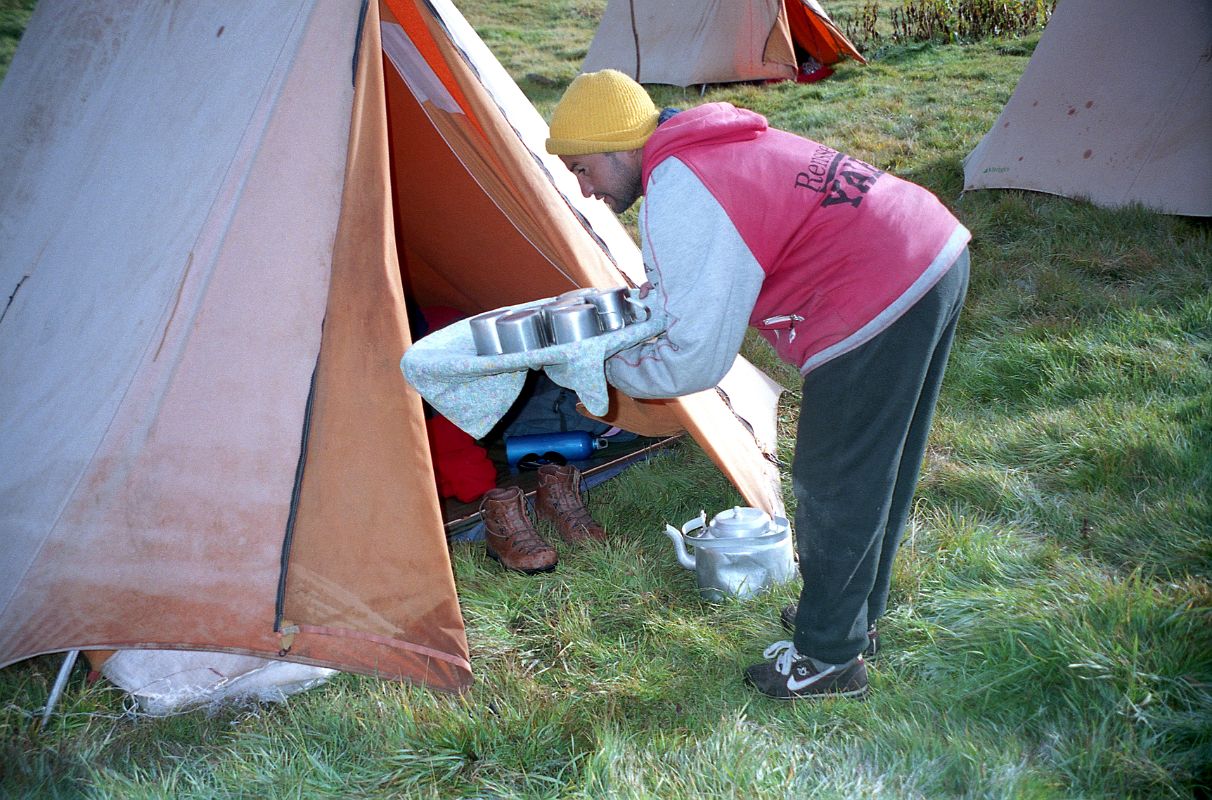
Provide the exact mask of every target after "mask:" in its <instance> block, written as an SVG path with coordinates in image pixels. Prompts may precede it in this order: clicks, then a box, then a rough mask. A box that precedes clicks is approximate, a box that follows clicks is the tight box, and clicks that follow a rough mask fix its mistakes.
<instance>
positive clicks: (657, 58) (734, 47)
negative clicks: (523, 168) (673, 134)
mask: <svg viewBox="0 0 1212 800" xmlns="http://www.w3.org/2000/svg"><path fill="white" fill-rule="evenodd" d="M797 50H799V51H800V52H801V53H806V54H807V55H810V56H811V57H813V58H815V59H816V60H817V61H818V62H820V63H821V64H825V65H829V64H835V63H837V62H838V61H840V60H841V59H843V58H853V59H855V60H856V61H859V62H860V63H864V64H865V63H867V62H866V59H864V58H863V56H862V55H861V54H860V53H859V51H858V50H857V49H856V48H855V46H854V45H853V44H851V43H850V41H849V40H848V39H847V38H846V36H845V34H843V33H842V32H841V30H839V29H838V27H837V26H836V25H834V23H833V20H831V19H830V18H829V15H828V14H827V13H825V9H824V8H822V7H821V4H820V3H819V2H817V0H734V2H728V3H719V2H714V3H703V2H697V0H610V2H608V3H607V4H606V9H605V11H603V12H602V19H601V21H600V22H599V23H598V29H597V32H596V33H595V34H594V37H593V42H592V43H590V45H589V52H588V54H587V55H586V56H585V61H584V63H583V65H582V67H581V70H582V71H583V72H594V71H596V70H600V69H605V68H608V67H609V68H611V69H617V70H619V71H620V72H624V73H626V74H628V75H630V76H631V77H632V78H634V79H635V80H637V81H639V82H640V83H666V84H672V85H674V86H692V85H695V84H702V83H727V82H731V81H759V80H786V79H790V78H794V77H796V74H797V71H798V69H799V58H798V54H797Z"/></svg>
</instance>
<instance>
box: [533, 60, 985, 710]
mask: <svg viewBox="0 0 1212 800" xmlns="http://www.w3.org/2000/svg"><path fill="white" fill-rule="evenodd" d="M658 123H659V124H658ZM547 149H548V151H549V152H551V153H553V154H556V155H558V156H560V158H561V160H562V161H563V162H564V164H565V165H566V166H567V167H568V169H570V170H571V171H572V172H573V174H574V175H576V176H577V179H578V180H579V181H580V185H581V191H582V192H583V193H584V194H585V196H586V197H588V196H593V197H597V198H599V199H601V200H603V201H605V202H606V203H607V204H608V205H609V206H610V208H611V209H613V210H614V211H615V212H616V213H622V212H623V211H625V210H626V209H627V208H628V207H629V206H631V205H632V204H633V203H634V202H635V201H636V200H637V199H638V198H639V197H640V196H641V195H643V196H644V204H643V206H642V207H641V210H640V215H639V229H640V237H641V240H642V249H643V256H644V265H645V271H646V273H647V277H648V283H649V284H651V290H650V294H649V302H655V303H660V304H661V305H662V306H663V307H664V309H665V311H666V313H667V315H668V319H669V326H668V329H667V330H666V332H665V333H664V334H662V335H661V336H659V337H657V338H655V339H653V340H649V341H647V342H644V343H641V344H639V345H636V346H635V347H632V348H629V349H627V350H624V351H623V352H621V353H619V354H617V355H616V356H614V357H612V358H610V359H609V360H608V361H607V364H606V375H607V378H608V379H609V381H610V383H611V384H613V385H614V386H616V387H618V388H619V389H620V390H622V391H623V392H626V393H627V394H629V395H631V396H633V397H674V396H678V395H684V394H689V393H691V392H695V391H700V390H702V389H707V388H710V387H712V386H715V385H716V383H717V382H718V381H719V380H720V378H722V377H723V375H724V374H725V373H726V372H727V371H728V369H729V367H731V365H732V362H733V360H734V359H735V357H736V354H737V352H738V350H739V348H740V345H741V341H742V339H743V337H744V334H745V328H746V326H747V325H754V326H755V327H757V328H758V329H759V330H760V332H761V334H762V335H763V336H764V337H765V338H766V339H767V340H768V341H769V342H770V343H771V344H772V345H773V346H774V348H775V350H776V351H777V352H778V354H779V355H780V356H781V357H782V358H783V359H784V360H786V361H789V362H790V363H792V364H794V365H795V366H796V367H798V368H799V369H800V372H801V374H802V375H803V377H804V384H803V399H802V406H801V410H800V417H799V428H798V431H797V435H796V447H795V458H794V461H793V464H792V486H793V491H794V493H795V497H796V501H797V508H796V513H795V533H796V545H797V549H798V551H799V559H800V572H801V575H802V577H803V588H802V590H801V594H800V599H799V603H798V605H796V606H789V607H787V608H785V609H783V614H782V619H783V622H784V625H786V626H787V627H789V628H791V629H793V631H794V638H793V639H792V640H791V641H783V642H776V643H775V644H774V645H772V646H771V647H769V648H768V649H767V650H766V652H765V654H764V657H765V658H766V659H769V660H768V661H766V662H764V663H761V664H757V665H755V666H752V667H750V668H749V669H748V670H746V673H745V677H746V680H747V681H748V682H749V683H751V684H752V685H753V686H754V687H756V688H757V689H758V690H759V691H761V692H762V693H764V694H767V695H769V696H772V697H776V698H780V699H795V698H801V697H820V696H827V695H846V696H859V695H862V694H865V693H866V691H867V668H866V663H865V661H864V658H863V656H864V653H874V649H875V644H876V641H877V639H876V629H875V625H876V620H877V619H878V618H879V617H880V615H881V614H883V613H884V610H885V605H886V602H887V597H888V586H889V580H890V577H891V573H892V559H893V556H894V555H895V553H896V549H897V546H898V545H899V544H900V539H901V535H902V533H903V531H904V529H905V525H906V522H907V520H908V515H909V509H910V503H911V501H912V498H913V492H914V488H915V486H916V484H917V479H918V472H919V469H920V466H921V462H922V458H923V456H924V453H925V447H926V438H927V434H928V432H929V429H930V419H931V415H932V413H933V410H934V405H935V402H936V400H937V398H938V391H939V386H940V384H941V382H942V377H943V370H944V367H945V366H946V362H947V354H948V352H949V351H950V346H951V341H952V337H953V335H954V332H955V326H956V322H957V320H958V318H959V312H960V307H961V306H962V305H963V300H964V295H965V293H966V291H967V285H968V251H967V243H968V240H969V238H970V235H969V233H968V231H967V230H966V229H965V228H964V227H963V226H962V225H961V224H960V223H959V222H958V221H957V220H956V219H955V218H954V217H953V216H952V215H951V214H950V213H949V212H948V211H947V209H946V208H945V207H944V206H943V205H942V204H941V203H940V202H939V201H938V199H937V198H936V197H935V196H934V195H932V194H931V193H930V192H928V191H927V190H925V189H923V188H921V187H919V186H916V185H914V184H912V183H909V182H907V181H903V180H900V179H898V178H896V177H894V176H892V175H889V174H887V173H885V172H883V171H881V170H879V169H877V168H875V167H873V166H871V165H870V164H865V163H863V162H862V161H859V160H857V159H854V158H851V157H849V156H847V155H845V154H843V153H839V152H837V151H836V150H834V149H832V148H830V147H827V146H825V145H823V144H818V143H816V142H813V141H810V140H808V139H804V138H802V137H799V136H795V135H793V134H790V133H786V132H784V131H779V130H776V129H774V128H770V127H768V126H767V124H766V120H765V118H763V117H761V116H760V115H758V114H755V113H753V112H751V111H747V110H744V109H739V108H735V107H733V106H731V105H729V104H727V103H709V104H706V105H703V106H699V107H697V108H693V109H690V110H687V111H681V112H670V111H666V112H665V113H663V114H662V113H660V112H658V111H657V109H656V107H655V106H654V105H653V103H652V101H651V99H650V98H649V97H648V95H647V93H646V92H645V91H644V89H643V87H641V86H640V85H639V84H637V83H635V82H634V81H632V80H631V79H630V78H628V77H627V76H625V75H623V74H622V73H620V72H616V71H614V70H603V71H602V72H596V73H589V74H584V75H580V76H578V77H577V78H576V79H575V80H573V82H572V83H571V84H570V85H569V87H568V89H567V91H566V92H565V94H564V96H563V97H562V98H561V100H560V102H559V104H558V105H557V106H556V109H555V111H554V113H553V115H552V120H551V135H550V138H549V139H548V140H547Z"/></svg>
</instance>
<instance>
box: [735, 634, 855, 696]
mask: <svg viewBox="0 0 1212 800" xmlns="http://www.w3.org/2000/svg"><path fill="white" fill-rule="evenodd" d="M762 657H763V658H768V659H771V660H770V661H764V662H762V663H761V664H754V665H753V666H752V667H750V668H749V669H747V670H745V681H746V683H748V684H749V685H751V686H753V688H755V689H757V690H758V691H759V692H761V693H762V694H764V695H766V696H767V697H773V698H774V699H776V700H799V699H802V698H809V699H813V698H821V697H862V696H863V695H865V694H867V663H866V662H865V661H863V657H862V656H861V655H857V656H855V657H854V658H852V659H851V660H850V661H847V662H846V663H845V664H840V665H836V666H831V667H828V668H827V669H823V670H822V669H818V668H817V666H816V665H815V664H813V663H812V659H810V658H808V656H801V655H800V654H799V653H797V652H796V651H795V645H794V644H793V643H791V642H775V643H774V644H772V645H770V646H769V647H767V648H766V651H765V652H764V653H762Z"/></svg>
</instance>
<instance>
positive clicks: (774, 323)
mask: <svg viewBox="0 0 1212 800" xmlns="http://www.w3.org/2000/svg"><path fill="white" fill-rule="evenodd" d="M803 321H804V318H803V317H802V316H800V315H799V314H780V315H778V316H776V317H766V319H764V320H762V325H761V327H762V329H763V330H768V331H770V332H771V333H773V334H774V338H775V339H780V338H781V337H780V336H779V334H780V333H781V332H782V331H784V330H785V331H787V332H788V333H787V344H791V343H792V342H794V341H795V326H796V323H799V322H803Z"/></svg>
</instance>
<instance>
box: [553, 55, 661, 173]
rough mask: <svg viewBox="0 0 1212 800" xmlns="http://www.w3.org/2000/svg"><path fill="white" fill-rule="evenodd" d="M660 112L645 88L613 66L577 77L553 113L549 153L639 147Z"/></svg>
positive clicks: (576, 153)
mask: <svg viewBox="0 0 1212 800" xmlns="http://www.w3.org/2000/svg"><path fill="white" fill-rule="evenodd" d="M659 116H660V112H659V111H657V107H656V106H655V105H653V103H652V98H650V97H649V96H648V92H646V91H644V87H643V86H640V85H639V84H638V83H636V82H635V81H633V80H632V79H631V78H630V77H628V76H627V75H624V74H623V73H621V72H619V71H618V70H614V69H604V70H602V71H601V72H586V73H585V74H583V75H578V76H576V77H575V78H573V80H572V83H570V84H569V85H568V89H567V90H565V92H564V96H563V97H561V98H560V102H559V103H558V104H556V107H555V111H554V112H552V115H551V131H550V133H551V136H550V137H548V139H547V152H549V153H551V154H552V155H557V156H581V155H585V154H587V153H615V152H619V151H622V150H635V149H636V148H637V147H643V146H644V142H646V141H648V137H649V136H651V135H652V132H653V131H654V130H656V126H657V117H659Z"/></svg>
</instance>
